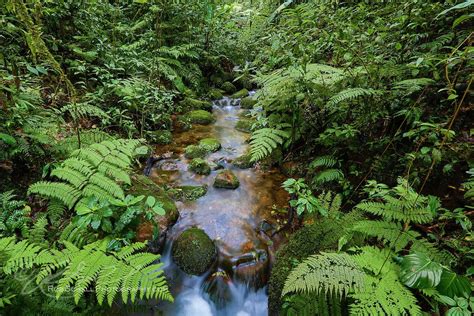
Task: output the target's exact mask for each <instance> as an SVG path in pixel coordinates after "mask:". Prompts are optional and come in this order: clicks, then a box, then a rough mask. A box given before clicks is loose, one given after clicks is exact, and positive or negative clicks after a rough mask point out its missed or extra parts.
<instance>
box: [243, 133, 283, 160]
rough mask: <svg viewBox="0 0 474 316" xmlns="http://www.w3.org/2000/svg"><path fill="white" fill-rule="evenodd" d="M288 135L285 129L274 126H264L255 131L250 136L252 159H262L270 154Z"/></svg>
mask: <svg viewBox="0 0 474 316" xmlns="http://www.w3.org/2000/svg"><path fill="white" fill-rule="evenodd" d="M288 137H289V135H288V133H286V132H285V131H282V130H278V129H274V128H262V129H259V130H256V131H254V132H253V134H252V137H251V138H250V153H251V155H252V161H258V160H262V159H263V158H265V157H267V156H269V155H270V154H271V153H272V152H273V150H274V149H275V148H277V147H278V146H279V145H282V144H283V142H284V140H285V139H286V138H288Z"/></svg>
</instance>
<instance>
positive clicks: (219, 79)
mask: <svg viewBox="0 0 474 316" xmlns="http://www.w3.org/2000/svg"><path fill="white" fill-rule="evenodd" d="M209 79H210V80H211V82H212V83H213V84H214V85H215V86H216V87H220V86H222V84H223V83H224V81H225V80H224V78H223V77H222V76H221V75H219V74H213V75H211V77H210V78H209Z"/></svg>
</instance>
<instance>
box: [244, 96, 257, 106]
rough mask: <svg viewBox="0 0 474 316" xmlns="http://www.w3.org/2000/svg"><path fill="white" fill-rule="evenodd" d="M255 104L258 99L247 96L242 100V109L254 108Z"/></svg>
mask: <svg viewBox="0 0 474 316" xmlns="http://www.w3.org/2000/svg"><path fill="white" fill-rule="evenodd" d="M255 104H257V100H255V99H254V98H252V97H246V98H243V99H242V100H241V101H240V107H241V108H242V109H253V106H254V105H255Z"/></svg>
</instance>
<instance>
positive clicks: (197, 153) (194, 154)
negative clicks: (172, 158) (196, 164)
mask: <svg viewBox="0 0 474 316" xmlns="http://www.w3.org/2000/svg"><path fill="white" fill-rule="evenodd" d="M208 152H209V151H208V150H207V149H205V148H203V147H201V146H198V145H189V146H187V147H186V148H185V149H184V156H185V157H186V158H188V159H194V158H204V157H205V156H206V155H207V154H208Z"/></svg>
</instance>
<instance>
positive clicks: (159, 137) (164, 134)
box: [150, 131, 173, 145]
mask: <svg viewBox="0 0 474 316" xmlns="http://www.w3.org/2000/svg"><path fill="white" fill-rule="evenodd" d="M150 135H151V142H152V143H154V144H159V145H166V144H169V143H171V142H172V141H173V134H171V132H170V131H153V132H151V133H150Z"/></svg>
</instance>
